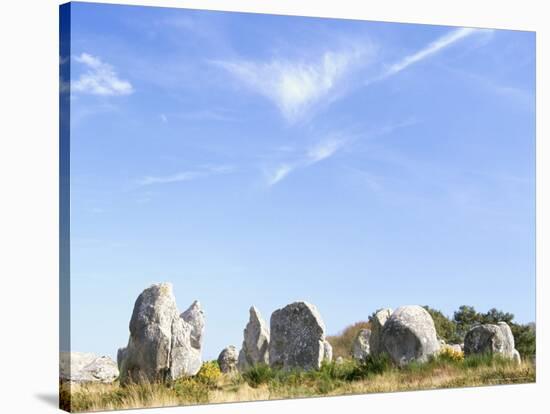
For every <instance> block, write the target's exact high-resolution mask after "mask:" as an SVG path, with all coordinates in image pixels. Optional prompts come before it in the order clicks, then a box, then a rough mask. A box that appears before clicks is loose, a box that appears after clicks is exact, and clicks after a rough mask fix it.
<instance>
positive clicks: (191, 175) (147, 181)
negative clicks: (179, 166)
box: [138, 165, 234, 186]
mask: <svg viewBox="0 0 550 414" xmlns="http://www.w3.org/2000/svg"><path fill="white" fill-rule="evenodd" d="M233 171H234V168H233V167H232V166H229V165H221V166H207V167H203V168H199V169H196V170H189V171H182V172H179V173H176V174H172V175H164V176H146V177H143V178H141V179H140V180H138V184H139V185H140V186H147V185H153V184H169V183H177V182H184V181H193V180H196V179H199V178H206V177H210V176H212V175H221V174H229V173H231V172H233Z"/></svg>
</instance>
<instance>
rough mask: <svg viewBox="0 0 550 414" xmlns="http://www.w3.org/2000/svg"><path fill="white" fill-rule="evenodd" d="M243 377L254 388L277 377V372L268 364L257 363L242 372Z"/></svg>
mask: <svg viewBox="0 0 550 414" xmlns="http://www.w3.org/2000/svg"><path fill="white" fill-rule="evenodd" d="M242 377H243V379H244V380H245V381H246V382H247V383H248V385H250V386H251V387H253V388H257V387H258V386H259V385H261V384H267V383H268V382H269V381H271V380H272V379H273V378H274V377H275V372H274V371H273V370H272V369H271V368H270V367H269V365H266V364H257V365H254V366H253V367H251V368H249V369H247V370H246V371H245V372H244V373H243V374H242Z"/></svg>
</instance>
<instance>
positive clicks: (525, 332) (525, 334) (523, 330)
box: [510, 323, 537, 358]
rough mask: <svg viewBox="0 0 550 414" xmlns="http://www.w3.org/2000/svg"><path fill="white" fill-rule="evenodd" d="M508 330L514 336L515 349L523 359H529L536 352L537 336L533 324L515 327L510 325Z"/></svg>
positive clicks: (513, 324) (515, 325)
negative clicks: (510, 330)
mask: <svg viewBox="0 0 550 414" xmlns="http://www.w3.org/2000/svg"><path fill="white" fill-rule="evenodd" d="M510 329H512V333H513V334H514V341H515V343H516V349H517V350H518V352H519V353H520V354H521V356H522V357H523V358H529V357H532V356H534V355H535V354H536V352H537V336H536V328H535V324H527V325H517V324H515V323H512V324H510Z"/></svg>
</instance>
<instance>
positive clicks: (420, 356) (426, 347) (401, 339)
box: [382, 305, 440, 366]
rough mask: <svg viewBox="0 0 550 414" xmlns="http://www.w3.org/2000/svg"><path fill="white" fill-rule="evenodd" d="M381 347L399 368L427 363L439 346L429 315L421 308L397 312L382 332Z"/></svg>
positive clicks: (398, 309)
mask: <svg viewBox="0 0 550 414" xmlns="http://www.w3.org/2000/svg"><path fill="white" fill-rule="evenodd" d="M382 346H383V347H384V350H385V351H386V352H387V353H388V354H389V355H390V357H391V359H392V360H393V362H394V363H395V364H397V365H399V366H404V365H407V364H408V363H409V362H412V361H419V362H426V361H427V360H428V358H429V357H430V356H431V355H433V354H435V353H437V352H438V351H439V348H440V345H439V341H438V340H437V335H436V332H435V325H434V321H433V319H432V317H431V316H430V314H429V313H428V312H427V311H426V309H424V308H423V307H421V306H417V305H412V306H402V307H400V308H397V309H396V310H395V312H394V313H392V315H391V316H390V318H389V319H388V320H387V321H386V323H385V324H384V327H383V329H382Z"/></svg>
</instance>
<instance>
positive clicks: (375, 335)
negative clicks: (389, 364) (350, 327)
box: [369, 308, 392, 356]
mask: <svg viewBox="0 0 550 414" xmlns="http://www.w3.org/2000/svg"><path fill="white" fill-rule="evenodd" d="M391 314H392V310H391V309H389V308H385V309H381V310H379V311H377V312H376V313H375V314H374V316H373V317H371V318H370V319H369V322H370V327H371V335H370V339H369V349H370V353H371V354H372V355H374V356H378V355H380V354H381V353H383V352H384V348H383V346H382V328H383V327H384V324H385V323H386V321H387V320H388V319H389V318H390V316H391Z"/></svg>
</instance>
